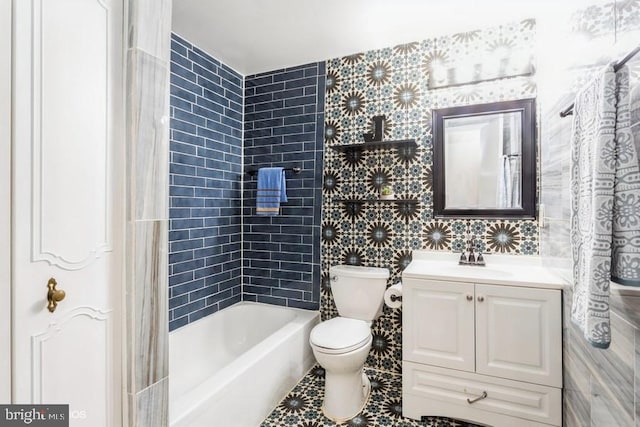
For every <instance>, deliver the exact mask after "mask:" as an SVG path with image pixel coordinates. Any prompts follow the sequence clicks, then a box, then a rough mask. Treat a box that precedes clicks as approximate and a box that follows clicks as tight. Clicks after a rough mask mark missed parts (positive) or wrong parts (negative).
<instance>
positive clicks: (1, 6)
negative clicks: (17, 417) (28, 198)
mask: <svg viewBox="0 0 640 427" xmlns="http://www.w3.org/2000/svg"><path fill="white" fill-rule="evenodd" d="M0 58H7V59H6V60H4V61H0V236H2V238H1V239H0V295H7V296H8V295H11V239H10V236H11V61H10V60H8V58H11V0H0ZM10 337H11V299H10V298H8V297H6V298H2V299H0V378H2V380H0V402H5V403H6V402H11V381H10V378H11V341H10V340H11V338H10Z"/></svg>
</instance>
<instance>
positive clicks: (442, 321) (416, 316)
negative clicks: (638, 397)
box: [402, 279, 475, 371]
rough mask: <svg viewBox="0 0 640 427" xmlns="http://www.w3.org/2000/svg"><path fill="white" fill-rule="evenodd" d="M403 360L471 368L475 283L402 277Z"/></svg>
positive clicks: (456, 367)
mask: <svg viewBox="0 0 640 427" xmlns="http://www.w3.org/2000/svg"><path fill="white" fill-rule="evenodd" d="M403 294H404V296H403V298H402V301H403V309H402V325H403V329H404V330H403V332H402V353H403V357H402V358H403V360H410V361H413V362H418V363H427V364H430V365H435V366H441V367H444V368H454V369H460V370H464V371H473V370H474V367H475V364H474V303H473V297H474V285H473V284H472V283H458V282H440V281H432V280H415V279H405V280H404V281H403Z"/></svg>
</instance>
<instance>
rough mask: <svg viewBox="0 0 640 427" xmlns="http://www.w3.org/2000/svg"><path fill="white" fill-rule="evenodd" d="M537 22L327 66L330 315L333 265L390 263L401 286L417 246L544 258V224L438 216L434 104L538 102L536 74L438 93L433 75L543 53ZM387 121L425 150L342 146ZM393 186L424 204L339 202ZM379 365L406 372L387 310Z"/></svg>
mask: <svg viewBox="0 0 640 427" xmlns="http://www.w3.org/2000/svg"><path fill="white" fill-rule="evenodd" d="M534 37H535V22H534V21H532V20H527V21H522V22H517V23H513V24H509V25H502V26H499V27H494V28H490V29H485V30H478V31H471V32H467V33H460V34H454V35H449V36H442V37H437V38H433V39H428V40H423V41H421V42H414V43H408V44H404V45H400V46H395V47H393V48H387V49H381V50H375V51H369V52H364V53H358V54H355V55H351V56H347V57H343V58H336V59H332V60H330V61H328V63H327V79H326V91H327V94H326V108H325V110H326V122H325V168H324V184H323V205H322V209H323V212H322V213H323V219H322V235H321V237H322V272H323V277H322V304H321V311H322V315H323V318H325V319H326V318H330V317H333V316H335V315H337V313H336V310H335V305H334V303H333V299H332V297H331V290H330V283H329V274H328V271H329V267H330V266H331V265H335V264H341V263H348V264H362V265H367V266H377V267H389V268H390V269H391V271H392V278H391V280H390V283H395V282H396V281H397V280H398V279H399V277H400V273H401V271H402V269H403V268H404V267H405V266H406V265H407V263H408V262H409V261H410V260H411V251H412V250H414V249H432V250H442V251H459V250H461V249H462V248H463V246H464V242H465V237H466V236H467V235H468V234H471V235H472V236H473V238H474V239H475V240H477V242H478V246H479V249H480V250H482V251H483V252H486V253H489V252H499V253H508V254H526V255H533V254H537V253H538V244H539V240H538V224H537V221H535V220H467V219H455V218H452V219H434V217H433V210H432V206H433V192H432V189H431V177H432V158H433V150H432V141H431V111H432V109H434V108H444V107H451V106H460V105H470V104H479V103H488V102H495V101H502V100H514V99H524V98H534V97H535V96H536V83H535V75H534V76H532V77H514V78H507V79H501V80H497V81H487V82H482V83H475V84H467V85H463V86H456V87H445V88H440V89H430V88H429V70H430V68H431V67H432V66H433V65H434V64H435V63H436V62H438V61H440V62H441V63H442V62H444V63H448V64H457V63H460V62H464V61H463V60H464V58H467V57H470V56H473V55H477V54H478V53H479V52H480V53H482V55H496V54H498V53H499V52H507V55H508V56H509V57H517V56H520V57H525V58H528V57H529V56H532V55H533V46H534ZM380 114H384V115H386V117H387V122H386V126H385V130H384V132H385V134H384V139H385V140H397V139H406V138H415V139H416V141H417V144H418V148H417V150H415V151H414V150H408V151H401V152H397V151H393V150H386V151H385V150H381V151H375V152H364V153H363V155H362V156H361V157H355V158H346V157H345V156H344V155H342V154H340V153H338V152H337V151H335V150H332V149H330V147H331V146H333V145H338V144H352V143H358V142H362V133H363V132H366V131H368V129H369V123H370V120H371V118H372V117H373V116H376V115H380ZM385 183H390V184H391V185H392V187H393V191H394V193H395V194H396V195H401V196H402V197H403V198H408V199H414V200H416V201H417V202H418V203H417V204H416V205H415V207H414V208H407V209H401V208H399V207H396V206H394V205H393V204H375V203H372V204H365V205H363V208H362V209H361V210H360V211H359V212H358V214H357V215H349V213H348V212H347V211H346V210H345V207H344V206H343V204H342V203H340V202H337V201H335V200H334V199H336V198H354V197H357V198H373V197H375V195H376V194H377V193H378V191H379V188H380V186H381V185H383V184H385ZM373 334H374V340H373V347H372V351H371V354H370V356H369V360H368V363H369V365H370V366H372V367H375V368H380V369H384V370H392V371H397V372H399V371H400V370H401V359H402V351H401V336H402V335H401V312H400V310H394V311H390V310H387V309H385V315H384V316H383V317H382V318H381V319H379V320H378V321H377V322H376V323H375V324H374V326H373Z"/></svg>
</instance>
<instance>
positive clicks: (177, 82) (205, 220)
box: [169, 34, 243, 330]
mask: <svg viewBox="0 0 640 427" xmlns="http://www.w3.org/2000/svg"><path fill="white" fill-rule="evenodd" d="M242 86H243V79H242V76H241V75H239V74H238V73H237V72H235V71H234V70H232V69H231V68H229V67H227V66H226V65H225V64H222V63H220V62H219V61H217V60H216V59H214V58H212V57H211V56H210V55H208V54H206V53H205V52H203V51H201V50H200V49H198V48H197V47H196V46H193V45H192V44H191V43H189V42H188V41H186V40H184V39H182V38H180V37H179V36H177V35H176V34H172V38H171V99H170V103H171V126H170V127H171V135H170V138H171V139H170V143H171V147H170V151H171V160H170V186H169V191H170V210H169V214H170V219H171V222H170V227H169V230H170V231H169V245H170V246H169V251H170V252H169V329H170V330H173V329H176V328H178V327H180V326H184V325H186V324H187V323H190V322H192V321H194V320H197V319H199V318H201V317H203V316H206V315H208V314H211V313H213V312H215V311H217V310H219V309H222V308H224V307H226V306H228V305H231V304H233V303H235V302H238V301H240V299H241V284H242V282H241V236H242V234H241V213H242V212H241V198H242V194H241V182H242V108H243V93H242Z"/></svg>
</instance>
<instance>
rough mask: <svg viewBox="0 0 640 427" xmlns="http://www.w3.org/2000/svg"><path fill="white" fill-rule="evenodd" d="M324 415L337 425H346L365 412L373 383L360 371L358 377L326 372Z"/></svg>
mask: <svg viewBox="0 0 640 427" xmlns="http://www.w3.org/2000/svg"><path fill="white" fill-rule="evenodd" d="M324 390H325V396H324V401H323V402H322V413H323V414H324V416H325V417H327V418H328V419H330V420H331V421H333V422H334V423H336V424H341V423H344V422H345V421H348V420H350V419H351V418H353V417H355V416H356V415H358V414H359V413H360V412H362V411H363V410H364V407H365V406H366V405H367V402H368V401H369V396H370V395H371V382H370V381H369V378H368V377H367V374H365V373H364V370H360V371H359V372H357V373H356V375H345V374H338V375H336V374H333V375H332V374H331V373H329V372H327V371H325V384H324Z"/></svg>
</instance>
